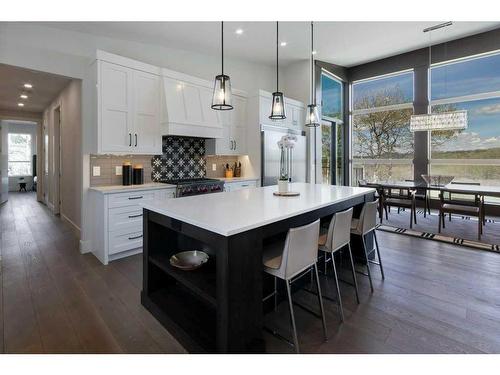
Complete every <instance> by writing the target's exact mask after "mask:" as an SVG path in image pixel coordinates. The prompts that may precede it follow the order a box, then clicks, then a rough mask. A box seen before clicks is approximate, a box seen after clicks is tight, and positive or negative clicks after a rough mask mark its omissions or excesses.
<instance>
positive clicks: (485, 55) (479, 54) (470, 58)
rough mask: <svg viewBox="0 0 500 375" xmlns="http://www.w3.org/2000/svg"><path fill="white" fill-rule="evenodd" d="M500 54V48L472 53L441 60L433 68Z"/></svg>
mask: <svg viewBox="0 0 500 375" xmlns="http://www.w3.org/2000/svg"><path fill="white" fill-rule="evenodd" d="M498 54H500V49H497V50H494V51H489V52H482V53H478V54H476V55H471V56H465V57H458V58H456V59H452V60H446V61H440V62H437V63H434V64H431V69H432V68H439V67H441V66H443V65H453V64H457V63H461V62H465V61H471V60H477V59H482V58H484V57H488V56H494V55H498Z"/></svg>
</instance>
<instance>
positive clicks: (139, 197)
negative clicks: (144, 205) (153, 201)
mask: <svg viewBox="0 0 500 375" xmlns="http://www.w3.org/2000/svg"><path fill="white" fill-rule="evenodd" d="M142 198H144V197H143V196H142V195H140V196H138V197H128V199H129V200H132V199H142Z"/></svg>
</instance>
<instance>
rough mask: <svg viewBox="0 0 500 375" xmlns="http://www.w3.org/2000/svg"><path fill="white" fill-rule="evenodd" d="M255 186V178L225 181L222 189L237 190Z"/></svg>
mask: <svg viewBox="0 0 500 375" xmlns="http://www.w3.org/2000/svg"><path fill="white" fill-rule="evenodd" d="M255 187H257V180H246V181H225V182H224V191H237V190H243V189H251V188H255Z"/></svg>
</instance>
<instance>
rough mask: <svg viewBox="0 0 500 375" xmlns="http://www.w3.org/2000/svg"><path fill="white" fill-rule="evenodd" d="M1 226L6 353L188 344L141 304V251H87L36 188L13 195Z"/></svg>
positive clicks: (1, 340) (1, 331) (163, 348)
mask: <svg viewBox="0 0 500 375" xmlns="http://www.w3.org/2000/svg"><path fill="white" fill-rule="evenodd" d="M0 230H1V246H0V266H1V268H0V276H1V277H0V293H2V296H1V297H2V298H1V299H0V353H140V352H144V353H165V352H169V353H178V352H182V351H183V349H182V347H180V345H179V344H178V343H177V342H176V341H175V340H173V339H172V338H171V336H170V335H169V334H168V332H166V331H165V330H164V329H163V327H161V325H160V324H159V323H158V322H157V321H156V320H155V319H153V318H152V316H151V315H150V314H149V313H148V312H147V311H146V310H145V309H143V308H142V306H141V305H140V301H139V299H140V298H139V292H140V287H141V282H142V281H141V273H140V271H141V269H140V267H137V265H138V264H137V260H138V259H136V258H129V259H128V260H123V261H121V262H114V263H113V264H112V265H110V266H108V267H104V266H103V265H102V264H100V263H99V261H98V260H97V259H96V258H95V257H94V256H93V255H91V254H86V255H81V254H80V252H79V250H78V240H77V238H76V236H75V234H74V233H73V232H72V229H71V227H70V226H69V225H67V224H65V223H63V222H62V221H61V220H60V219H59V218H58V217H57V216H53V215H52V213H51V212H50V211H49V210H48V209H47V208H46V207H45V206H44V205H42V204H40V203H38V202H37V201H36V198H35V195H34V193H12V194H10V195H9V201H8V202H7V203H6V204H4V205H2V206H0Z"/></svg>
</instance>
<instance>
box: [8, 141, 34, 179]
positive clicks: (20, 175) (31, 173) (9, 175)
mask: <svg viewBox="0 0 500 375" xmlns="http://www.w3.org/2000/svg"><path fill="white" fill-rule="evenodd" d="M11 135H25V136H28V137H29V141H30V151H29V152H30V154H31V157H30V158H29V160H10V148H11V147H10V136H11ZM7 142H8V151H7V170H9V168H8V167H9V166H10V164H11V163H13V164H16V163H29V169H30V170H31V172H30V173H29V174H15V175H11V174H8V177H32V176H33V134H31V133H22V132H12V133H9V134H8V137H7Z"/></svg>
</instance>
